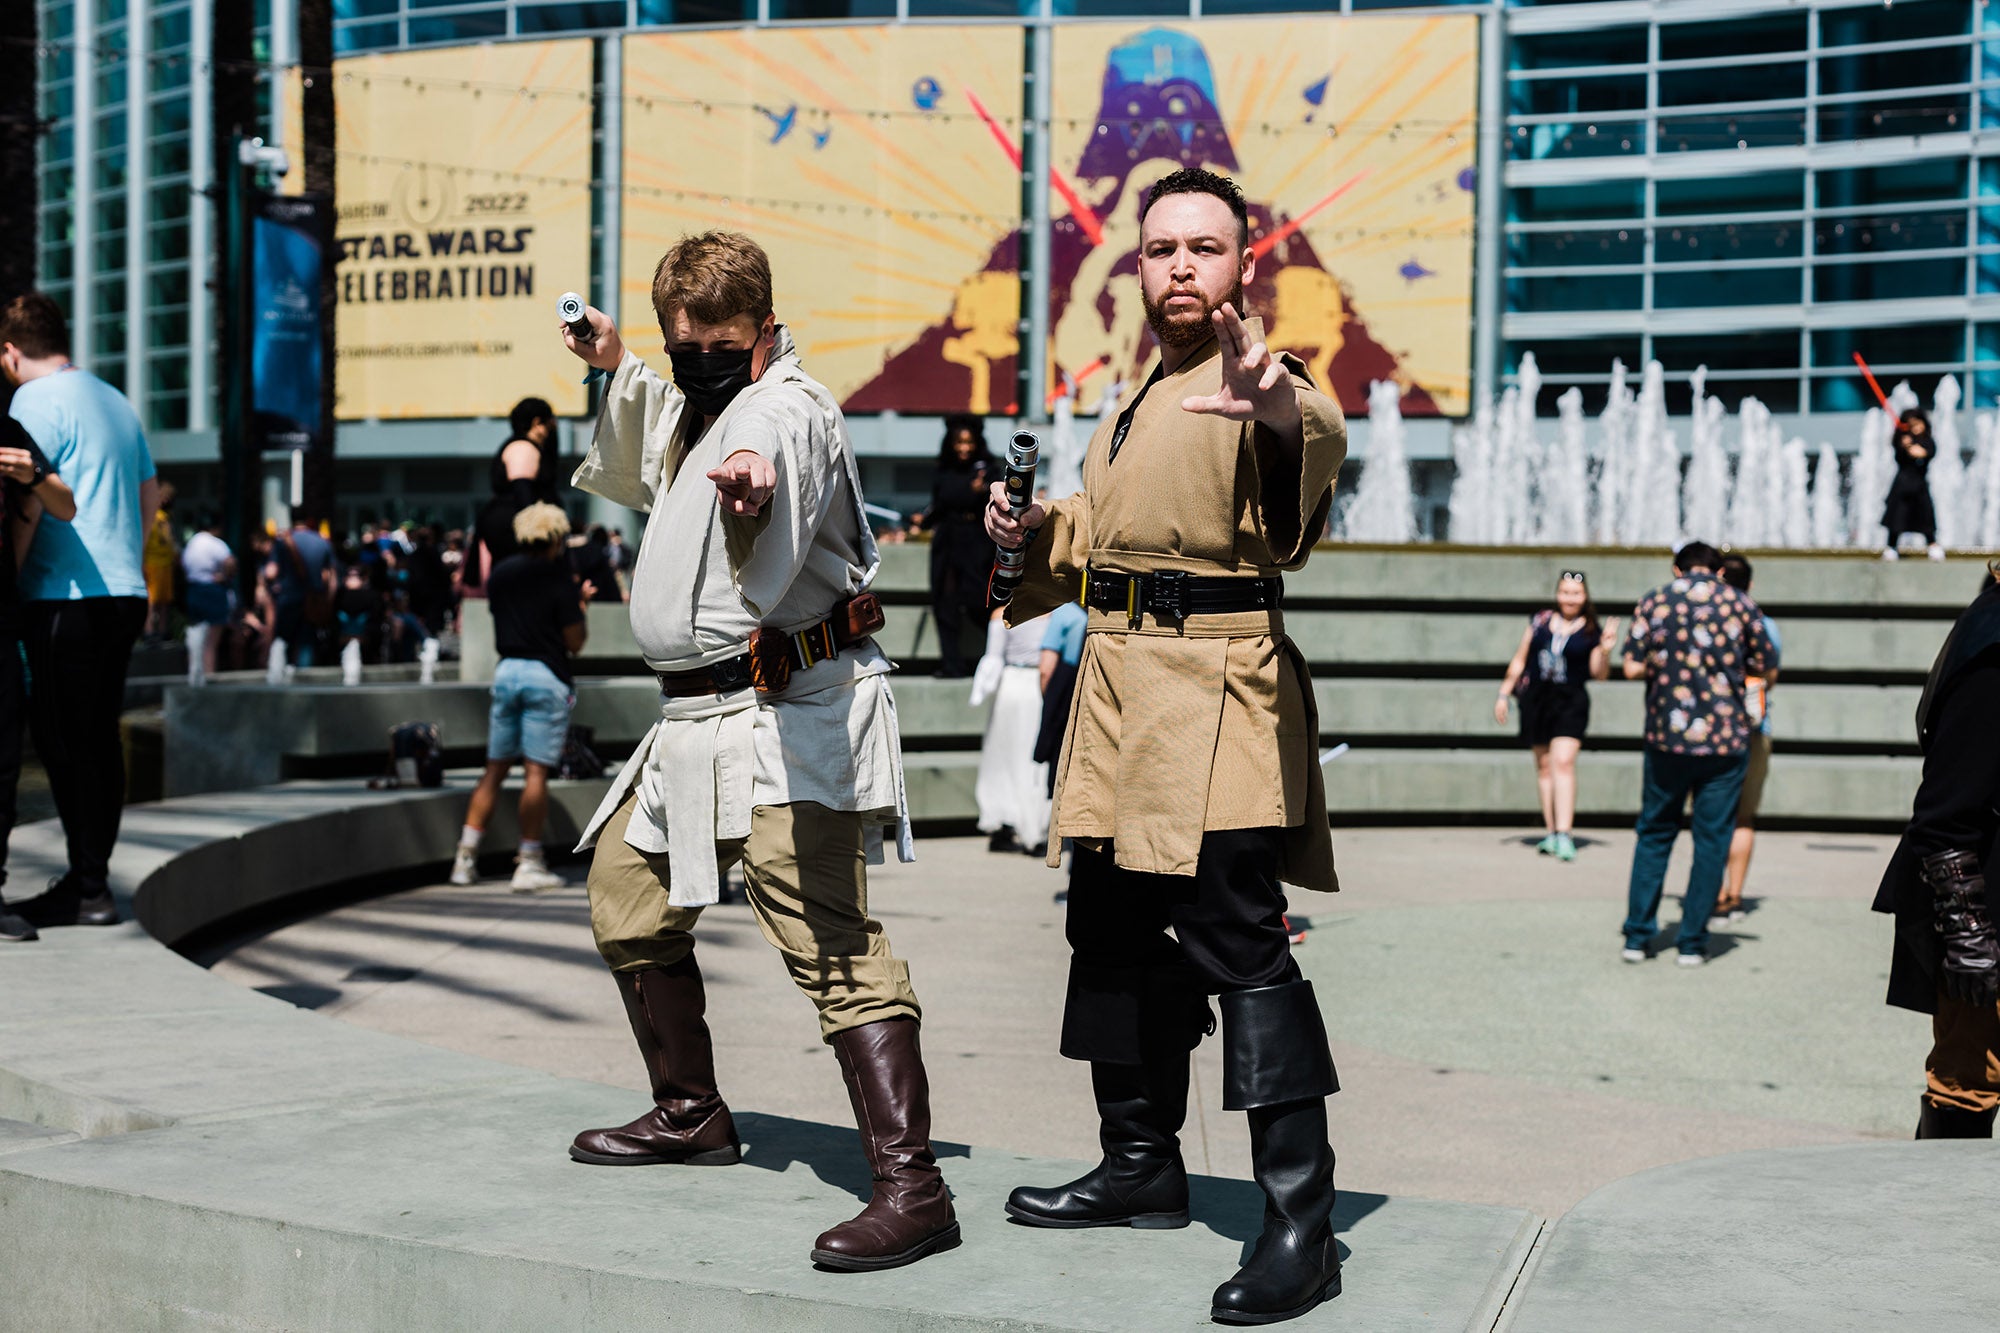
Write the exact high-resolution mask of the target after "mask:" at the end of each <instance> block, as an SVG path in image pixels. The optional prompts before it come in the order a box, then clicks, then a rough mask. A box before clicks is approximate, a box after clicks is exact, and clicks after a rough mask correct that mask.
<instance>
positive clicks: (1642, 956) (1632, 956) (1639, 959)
mask: <svg viewBox="0 0 2000 1333" xmlns="http://www.w3.org/2000/svg"><path fill="white" fill-rule="evenodd" d="M1618 956H1619V957H1620V958H1623V959H1624V960H1625V961H1626V962H1628V963H1643V962H1645V961H1646V951H1645V950H1644V949H1621V950H1619V952H1618Z"/></svg>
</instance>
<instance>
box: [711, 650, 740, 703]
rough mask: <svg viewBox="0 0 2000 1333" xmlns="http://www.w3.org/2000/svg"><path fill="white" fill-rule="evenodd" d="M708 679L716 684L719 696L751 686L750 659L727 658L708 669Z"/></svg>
mask: <svg viewBox="0 0 2000 1333" xmlns="http://www.w3.org/2000/svg"><path fill="white" fill-rule="evenodd" d="M708 678H709V679H710V680H712V681H714V682H715V692H716V693H717V694H727V693H729V692H730V691H731V690H740V689H743V688H744V687H746V686H747V685H749V684H750V658H749V657H748V656H747V655H746V656H742V657H725V658H723V659H722V660H721V661H720V662H717V663H715V664H714V665H713V666H711V667H709V669H708Z"/></svg>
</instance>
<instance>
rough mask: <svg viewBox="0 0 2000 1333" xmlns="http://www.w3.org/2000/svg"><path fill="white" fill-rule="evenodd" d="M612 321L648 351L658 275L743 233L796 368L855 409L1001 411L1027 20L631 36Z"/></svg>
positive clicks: (1010, 394) (1016, 345)
mask: <svg viewBox="0 0 2000 1333" xmlns="http://www.w3.org/2000/svg"><path fill="white" fill-rule="evenodd" d="M624 47H625V68H624V89H625V95H624V106H623V117H624V119H623V124H624V141H625V154H624V177H625V179H624V188H623V191H622V205H623V210H624V211H623V227H624V250H623V262H622V269H621V273H622V278H621V284H620V288H621V289H620V300H619V310H618V315H619V324H620V330H621V332H622V334H623V336H624V338H625V340H626V343H627V344H628V345H629V346H630V347H632V348H633V349H634V350H635V351H637V352H638V353H639V354H640V355H642V356H645V357H647V358H648V359H649V360H653V361H654V362H655V363H656V364H658V363H659V360H660V349H661V337H660V329H659V324H658V322H657V320H656V319H655V317H654V313H653V304H652V277H653V270H654V268H655V267H656V266H657V265H658V263H659V260H660V256H661V255H662V254H664V253H665V252H666V249H667V247H668V246H670V245H671V244H673V242H674V241H676V240H677V239H679V238H680V237H681V236H683V235H686V234H689V233H691V232H698V231H704V230H707V229H709V228H712V227H727V228H735V229H740V230H742V231H745V232H748V233H749V234H750V235H752V236H754V237H756V238H757V239H758V240H759V241H760V242H762V243H763V245H764V246H765V248H766V249H767V250H768V251H769V252H770V255H771V269H772V283H773V287H774V299H775V302H776V306H777V314H778V318H779V319H780V320H783V321H785V322H786V323H788V324H789V325H790V326H791V328H792V332H793V335H794V336H795V337H796V338H797V340H798V343H799V350H800V354H801V358H802V360H803V362H804V365H805V368H806V370H807V371H808V372H809V373H810V374H812V375H813V376H815V377H816V378H818V379H819V380H820V381H821V382H823V383H825V384H826V385H827V386H828V387H829V388H831V389H832V390H833V392H834V393H835V395H836V396H838V397H839V399H840V400H841V402H842V404H843V405H844V406H845V407H846V408H847V409H848V410H849V411H853V412H879V411H884V410H894V411H899V412H909V413H933V412H963V411H973V412H1003V413H1004V412H1011V411H1014V410H1016V406H1017V405H1016V404H1015V402H1014V397H1015V384H1016V368H1017V363H1018V359H1019V355H1020V332H1019V324H1020V318H1021V279H1020V263H1019V257H1018V253H1017V251H1018V240H1019V234H1020V233H1019V229H1020V224H1021V180H1020V174H1019V173H1020V166H1019V161H1020V153H1021V142H1022V135H1021V88H1022V77H1021V76H1022V50H1023V41H1022V34H1021V30H1020V29H1019V28H1017V27H1009V26H1004V25H994V26H949V27H931V26H921V27H837V28H834V27H829V28H816V29H805V30H770V29H766V30H761V31H747V30H744V31H728V32H719V31H718V32H698V33H660V34H657V35H656V34H650V33H649V34H645V35H636V34H635V35H629V36H627V37H626V38H625V42H624Z"/></svg>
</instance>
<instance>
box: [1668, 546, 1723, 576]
mask: <svg viewBox="0 0 2000 1333" xmlns="http://www.w3.org/2000/svg"><path fill="white" fill-rule="evenodd" d="M1721 563H1722V552H1720V551H1718V550H1716V549H1715V548H1714V547H1713V546H1710V545H1709V544H1708V543H1707V542H1689V543H1688V544H1687V545H1685V546H1683V547H1681V549H1680V550H1678V551H1675V552H1674V568H1675V569H1678V570H1679V571H1680V572H1681V573H1683V574H1685V573H1687V572H1689V571H1690V570H1695V569H1707V570H1713V569H1714V568H1715V567H1716V566H1717V565H1719V564H1721Z"/></svg>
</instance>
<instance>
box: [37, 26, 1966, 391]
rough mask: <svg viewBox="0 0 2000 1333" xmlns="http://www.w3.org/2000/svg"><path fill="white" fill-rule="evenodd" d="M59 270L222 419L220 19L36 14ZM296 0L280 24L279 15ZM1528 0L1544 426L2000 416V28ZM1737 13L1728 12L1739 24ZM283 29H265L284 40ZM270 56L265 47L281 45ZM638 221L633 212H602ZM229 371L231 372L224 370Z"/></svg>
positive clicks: (145, 381)
mask: <svg viewBox="0 0 2000 1333" xmlns="http://www.w3.org/2000/svg"><path fill="white" fill-rule="evenodd" d="M36 3H37V4H38V5H39V8H40V16H41V32H42V41H43V43H44V57H43V61H42V84H41V104H42V109H43V114H44V115H45V116H46V117H47V119H48V121H49V123H50V127H51V128H50V130H49V133H48V134H47V136H46V137H45V139H44V140H43V152H42V159H41V167H40V175H41V198H42V204H41V231H40V237H39V260H38V262H39V270H40V274H41V281H42V283H43V284H44V286H45V287H46V288H47V289H48V290H49V291H50V292H51V293H52V294H53V295H55V296H56V297H57V299H58V300H60V301H62V302H63V303H64V304H65V306H66V307H68V308H69V309H71V310H72V311H73V312H75V315H76V322H77V324H78V341H79V344H80V347H81V348H82V350H83V354H85V355H87V356H88V357H89V359H90V362H91V364H92V366H93V368H94V369H97V370H98V371H99V372H100V373H102V374H103V375H104V376H105V378H107V379H109V380H110V381H112V382H113V383H116V384H119V385H120V386H121V387H123V388H125V389H126V390H127V391H128V392H129V393H130V394H131V395H132V397H133V398H134V400H135V401H136V402H137V403H138V404H139V405H140V408H141V410H142V412H143V413H144V416H145V419H146V420H147V421H148V423H149V424H150V425H151V426H152V427H154V428H155V429H166V430H173V429H180V428H185V427H188V426H189V425H191V424H193V425H197V426H199V425H203V424H205V420H204V419H205V417H206V415H207V413H206V410H205V407H203V406H201V405H196V407H195V410H194V411H192V412H191V411H190V398H191V395H192V396H195V397H203V396H205V394H206V392H207V390H206V386H207V385H208V384H209V383H211V380H210V379H209V376H208V373H207V371H208V367H207V366H206V365H198V364H197V363H196V359H195V345H196V344H197V343H198V342H202V341H205V339H195V338H192V337H191V329H192V328H195V327H198V326H205V323H206V309H207V307H206V299H207V298H206V295H205V289H204V283H203V280H202V277H201V275H202V274H203V272H204V270H205V263H204V262H203V256H202V253H201V252H202V250H203V248H204V240H203V235H204V233H203V225H204V224H202V223H201V222H199V221H198V220H196V219H195V218H193V217H192V216H191V214H192V212H193V193H192V191H193V180H194V173H195V172H196V171H198V170H199V169H200V168H201V164H202V162H203V160H204V158H205V156H206V154H205V152H203V151H201V149H200V146H199V145H197V144H196V143H195V142H194V137H193V136H194V134H195V133H197V132H199V127H200V125H201V124H202V123H203V121H204V119H205V117H204V116H202V115H201V114H198V108H197V106H196V103H197V101H198V99H199V98H200V97H201V96H202V95H203V92H204V89H205V87H206V75H205V73H204V72H203V71H202V70H201V69H199V67H198V65H199V57H198V56H197V54H196V48H197V44H198V39H199V36H200V34H198V33H197V32H196V31H195V19H196V15H197V14H198V13H200V12H201V11H202V10H204V9H205V8H206V3H207V0H36ZM1386 7H1389V5H1388V3H1387V0H1341V2H1340V3H1339V4H1338V5H1334V4H1327V3H1310V2H1309V0H568V2H566V3H550V2H549V0H334V27H335V47H336V50H337V51H338V52H340V53H342V54H353V53H358V52H364V51H374V50H383V49H394V48H399V47H404V46H422V45H436V44H453V43H461V42H469V41H483V40H493V39H502V40H504V39H506V38H509V37H513V36H522V37H528V36H540V35H545V34H552V33H574V32H616V31H620V30H625V29H645V28H649V27H656V26H659V25H665V24H704V23H706V24H717V23H719V24H745V23H760V24H782V23H790V22H826V21H864V22H865V21H885V20H886V21H894V20H898V19H908V20H915V21H922V20H926V19H941V20H964V19H966V18H984V19H991V20H994V21H999V22H1005V21H1008V20H1017V21H1018V20H1019V19H1021V18H1023V17H1034V16H1047V17H1050V18H1053V19H1055V20H1057V21H1061V20H1063V19H1065V18H1071V17H1074V18H1078V19H1093V18H1115V17H1126V18H1134V19H1137V18H1140V17H1142V16H1159V17H1165V18H1188V17H1191V16H1197V15H1199V16H1207V17H1220V16H1224V15H1229V16H1237V15H1248V14H1257V13H1272V14H1278V13H1293V14H1296V13H1299V12H1304V11H1314V10H1317V11H1322V12H1333V11H1335V10H1336V9H1337V10H1338V11H1340V12H1355V11H1361V10H1368V9H1376V8H1386ZM268 8H269V0H265V3H260V4H259V6H258V21H259V23H260V25H261V24H264V23H266V22H267V21H268ZM1680 8H1681V7H1679V6H1660V5H1656V4H1648V3H1641V2H1640V0H1611V2H1610V3H1593V4H1588V5H1569V4H1561V3H1521V4H1515V5H1512V6H1510V7H1508V8H1507V9H1505V10H1504V12H1503V18H1502V24H1503V29H1504V41H1503V42H1501V43H1500V44H1499V45H1498V47H1497V48H1491V49H1497V50H1498V51H1500V52H1501V55H1500V67H1499V68H1497V69H1494V70H1491V71H1489V73H1490V74H1492V75H1493V76H1494V77H1495V78H1496V81H1497V84H1498V86H1499V88H1500V91H1501V97H1500V104H1501V107H1502V119H1501V123H1500V124H1499V126H1498V127H1497V128H1498V132H1499V134H1500V136H1501V140H1502V142H1503V144H1504V147H1503V148H1502V149H1501V150H1500V151H1499V156H1500V157H1501V158H1503V159H1504V160H1503V161H1502V163H1501V169H1500V172H1499V174H1498V185H1499V193H1500V201H1499V202H1500V212H1501V216H1502V218H1503V221H1502V225H1501V227H1500V228H1498V229H1497V230H1499V232H1500V233H1501V235H1500V237H1499V239H1498V242H1497V244H1496V245H1495V246H1494V248H1493V250H1492V251H1491V252H1490V253H1492V254H1493V255H1495V256H1497V262H1495V263H1494V264H1493V265H1492V269H1493V270H1497V272H1492V271H1487V272H1482V274H1481V278H1482V280H1489V281H1491V282H1492V283H1493V284H1495V289H1496V290H1497V291H1498V293H1499V298H1498V300H1499V307H1500V311H1501V314H1500V317H1499V320H1498V321H1497V325H1498V326H1497V328H1486V329H1480V330H1478V331H1477V332H1476V334H1475V336H1476V337H1477V338H1479V339H1481V340H1490V343H1489V344H1488V346H1489V347H1490V348H1491V349H1492V350H1493V351H1495V352H1496V353H1497V359H1498V363H1499V366H1500V368H1501V373H1502V376H1503V378H1504V377H1505V376H1508V375H1511V374H1512V372H1513V369H1514V367H1515V366H1516V365H1517V363H1518V360H1519V357H1520V355H1521V354H1522V353H1524V352H1526V351H1529V350H1532V351H1534V352H1535V353H1536V355H1537V357H1538V360H1539V362H1540V365H1541V369H1542V373H1543V376H1544V383H1545V386H1546V388H1545V398H1544V402H1543V404H1542V406H1543V407H1544V409H1545V410H1550V411H1552V410H1553V404H1554V400H1555V398H1556V397H1557V396H1558V395H1560V394H1561V393H1562V391H1563V390H1564V389H1566V388H1568V387H1569V386H1571V385H1579V386H1581V387H1582V388H1583V389H1584V392H1585V396H1586V400H1587V401H1588V402H1590V403H1592V404H1593V405H1594V404H1595V402H1597V401H1599V400H1601V397H1602V394H1603V392H1604V386H1605V385H1606V383H1608V381H1609V377H1610V374H1609V372H1610V363H1611V360H1612V358H1613V357H1618V358H1620V359H1623V360H1624V361H1625V362H1626V364H1627V366H1628V367H1633V368H1636V366H1637V365H1638V364H1640V363H1642V362H1643V361H1645V360H1647V359H1652V358H1657V359H1659V360H1660V361H1661V362H1662V363H1663V364H1664V365H1665V367H1666V369H1667V372H1668V376H1669V380H1670V382H1671V383H1672V384H1673V385H1674V386H1675V387H1674V389H1673V392H1674V393H1675V394H1676V395H1677V396H1676V398H1675V400H1674V406H1675V407H1676V408H1679V407H1681V406H1683V405H1684V403H1685V395H1686V392H1687V390H1686V384H1687V377H1688V375H1689V373H1690V372H1691V371H1693V370H1694V368H1695V367H1696V366H1699V365H1705V366H1707V367H1708V370H1709V383H1710V385H1711V386H1712V389H1713V391H1715V392H1717V393H1719V394H1720V396H1721V397H1722V398H1723V399H1724V400H1725V402H1727V403H1729V404H1730V405H1731V406H1734V404H1735V402H1736V401H1737V400H1738V399H1740V398H1741V397H1743V396H1745V395H1749V394H1754V395H1755V396H1757V397H1758V398H1759V399H1761V400H1762V401H1764V402H1765V404H1766V405H1767V406H1769V407H1770V408H1771V409H1772V410H1774V411H1777V412H1781V413H1791V412H1817V411H1850V410H1853V409H1855V408H1858V407H1860V406H1863V405H1864V396H1865V394H1866V392H1867V391H1866V389H1865V388H1864V387H1863V386H1861V385H1860V383H1859V382H1858V378H1857V376H1856V375H1855V374H1854V373H1853V356H1854V354H1855V353H1857V352H1859V353H1861V354H1862V355H1863V356H1865V357H1866V358H1868V360H1869V361H1870V363H1871V364H1872V365H1873V366H1874V367H1875V369H1876V370H1877V372H1878V374H1879V376H1880V377H1881V378H1883V379H1884V380H1885V381H1886V380H1890V379H1893V378H1899V377H1905V376H1907V377H1910V378H1912V379H1913V380H1931V379H1935V377H1937V376H1939V375H1942V374H1947V373H1951V374H1959V375H1963V376H1966V377H1967V381H1968V385H1969V387H1970V389H1971V390H1972V395H1973V400H1974V401H1975V402H1978V403H1988V404H1990V403H1992V402H1993V401H1994V400H1995V398H1996V396H2000V149H1997V148H1994V147H1992V146H1991V145H1993V144H1996V143H2000V138H1994V137H1992V136H1990V135H1988V137H1987V138H1985V139H1983V140H1982V138H1981V137H1980V136H1981V134H1982V133H1983V132H1988V131H1991V130H1994V129H1996V128H2000V11H1996V9H1995V8H1994V7H1992V6H1988V5H1986V4H1983V3H1975V0H1901V2H1900V3H1897V4H1895V5H1893V6H1889V7H1885V6H1884V5H1883V4H1882V3H1881V2H1880V0H1803V2H1802V3H1790V4H1781V3H1778V2H1777V0H1741V3H1740V4H1737V5H1733V6H1731V5H1724V4H1721V3H1716V4H1706V5H1702V6H1698V7H1688V8H1690V9H1691V10H1692V11H1693V12H1691V13H1689V14H1687V15H1686V16H1685V18H1684V17H1683V16H1682V15H1681V14H1680V13H1678V12H1676V11H1677V10H1679V9H1680ZM1724 15H1726V16H1724ZM260 31H262V29H261V28H260ZM260 58H263V56H262V48H261V47H260ZM603 221H604V222H605V223H606V224H608V225H609V226H611V227H615V220H613V219H604V220H603ZM201 355H202V356H203V357H205V356H206V351H205V350H203V351H202V352H201Z"/></svg>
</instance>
